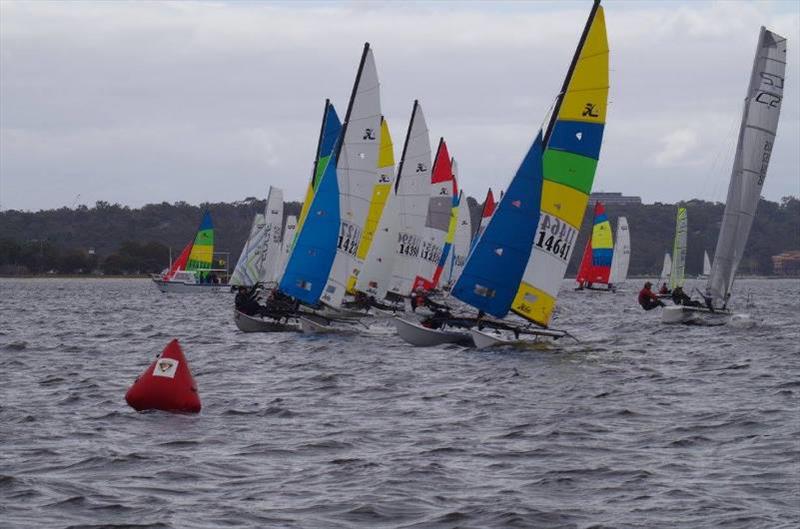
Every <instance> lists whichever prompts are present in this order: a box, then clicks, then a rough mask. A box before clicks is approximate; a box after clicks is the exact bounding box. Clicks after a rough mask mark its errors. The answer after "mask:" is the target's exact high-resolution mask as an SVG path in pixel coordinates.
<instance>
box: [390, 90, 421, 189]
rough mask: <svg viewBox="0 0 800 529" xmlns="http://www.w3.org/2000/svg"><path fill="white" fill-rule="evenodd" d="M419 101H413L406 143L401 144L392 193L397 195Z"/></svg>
mask: <svg viewBox="0 0 800 529" xmlns="http://www.w3.org/2000/svg"><path fill="white" fill-rule="evenodd" d="M418 106H419V101H418V100H417V99H415V100H414V106H413V107H411V119H410V120H409V121H408V130H407V131H406V141H405V143H404V144H403V155H402V157H401V158H400V166H399V167H398V168H397V179H396V180H395V181H394V192H395V194H397V189H398V187H399V186H400V177H401V176H402V175H403V165H404V164H405V161H406V151H408V140H409V139H410V138H411V129H412V128H413V127H414V117H415V116H416V115H417V107H418Z"/></svg>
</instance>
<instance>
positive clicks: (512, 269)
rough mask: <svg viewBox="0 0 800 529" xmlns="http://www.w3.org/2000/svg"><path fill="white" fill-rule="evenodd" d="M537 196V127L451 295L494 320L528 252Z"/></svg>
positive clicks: (539, 173) (516, 281)
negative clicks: (535, 133)
mask: <svg viewBox="0 0 800 529" xmlns="http://www.w3.org/2000/svg"><path fill="white" fill-rule="evenodd" d="M541 196H542V133H541V131H540V132H539V134H538V135H537V136H536V139H535V140H534V142H533V144H532V145H531V147H530V149H529V150H528V153H527V155H526V156H525V158H524V159H523V160H522V163H521V164H520V166H519V169H517V173H516V175H515V176H514V178H513V179H512V180H511V183H510V184H509V185H508V190H507V192H506V194H505V195H504V197H503V198H502V199H501V200H500V203H499V204H498V206H497V209H496V211H495V212H494V215H493V216H492V219H491V221H490V222H489V223H488V224H487V226H486V228H485V229H484V231H483V233H482V234H481V235H480V238H479V239H478V240H477V242H476V243H475V247H474V248H473V249H472V252H470V254H469V258H468V259H467V262H466V264H465V265H464V270H463V272H461V276H460V277H459V278H458V280H457V281H456V284H455V285H454V286H453V289H452V295H453V296H454V297H456V298H458V299H460V300H461V301H463V302H465V303H468V304H470V305H472V306H473V307H475V308H477V309H478V310H482V311H484V312H486V313H487V314H491V315H492V316H496V317H498V318H502V317H504V316H505V315H506V314H507V313H508V310H509V308H510V307H511V303H512V301H513V300H514V297H515V296H516V294H517V289H518V288H519V284H520V281H521V280H522V274H523V273H524V272H525V265H526V264H527V263H528V260H529V258H530V255H531V248H532V246H533V239H534V236H535V233H536V226H537V225H538V223H539V205H540V202H541Z"/></svg>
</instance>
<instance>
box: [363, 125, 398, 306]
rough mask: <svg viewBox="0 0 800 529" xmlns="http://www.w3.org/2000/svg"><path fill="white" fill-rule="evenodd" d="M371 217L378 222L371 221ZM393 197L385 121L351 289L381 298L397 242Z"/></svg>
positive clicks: (391, 155)
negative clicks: (376, 181) (359, 262)
mask: <svg viewBox="0 0 800 529" xmlns="http://www.w3.org/2000/svg"><path fill="white" fill-rule="evenodd" d="M375 217H378V218H379V220H378V221H375ZM397 222H398V218H397V196H396V194H395V172H394V145H393V144H392V137H391V135H390V134H389V126H388V124H387V123H386V120H383V122H382V123H381V146H380V150H379V152H378V183H376V184H375V187H374V188H373V194H372V203H371V205H370V213H369V215H368V216H367V223H366V229H365V230H364V235H363V237H362V238H361V243H360V244H359V247H358V251H357V252H356V257H358V258H359V259H361V260H362V261H363V264H362V265H361V269H360V271H359V274H358V279H357V280H356V283H355V286H354V289H355V290H357V291H359V292H365V293H367V294H369V295H371V296H375V297H376V299H382V298H383V297H384V296H385V295H386V290H387V288H388V287H389V278H390V277H391V273H392V263H393V260H394V247H395V244H396V241H397Z"/></svg>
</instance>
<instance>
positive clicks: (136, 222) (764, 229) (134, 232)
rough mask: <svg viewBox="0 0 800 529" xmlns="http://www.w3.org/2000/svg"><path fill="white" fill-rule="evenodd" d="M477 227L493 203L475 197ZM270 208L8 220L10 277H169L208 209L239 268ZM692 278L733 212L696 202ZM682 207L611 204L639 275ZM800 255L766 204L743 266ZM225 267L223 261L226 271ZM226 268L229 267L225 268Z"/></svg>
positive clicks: (1, 262) (153, 209) (19, 214)
mask: <svg viewBox="0 0 800 529" xmlns="http://www.w3.org/2000/svg"><path fill="white" fill-rule="evenodd" d="M467 204H468V205H469V207H470V213H471V215H472V220H473V227H477V222H478V221H479V219H480V213H481V210H482V208H483V204H481V203H479V202H477V201H476V200H475V199H474V198H472V197H468V199H467ZM265 205H266V204H265V200H259V199H256V198H254V197H248V198H246V199H244V200H241V201H238V202H234V203H213V204H211V203H206V204H200V205H199V206H192V205H190V204H187V203H186V202H176V203H175V204H169V203H166V202H162V203H160V204H148V205H146V206H144V207H142V208H130V207H128V206H121V205H119V204H109V203H108V202H102V201H101V202H97V203H96V204H95V205H94V207H91V208H90V207H86V206H79V207H77V208H75V209H72V208H66V207H65V208H60V209H52V210H44V211H37V212H26V211H17V210H7V211H2V212H0V274H6V275H8V274H45V273H61V274H93V273H104V274H149V273H154V272H159V271H161V270H162V269H164V268H165V267H166V266H167V265H168V264H169V260H170V255H171V256H172V257H173V258H175V257H177V255H178V254H179V253H180V251H181V249H182V248H183V247H184V246H185V245H186V244H187V243H188V242H190V241H191V240H192V239H193V238H194V235H195V232H196V230H197V226H198V224H199V222H200V219H201V217H202V213H203V211H204V210H209V211H210V212H211V215H212V218H213V221H214V228H215V245H216V251H217V252H222V253H223V254H227V255H224V256H223V257H222V259H223V260H226V261H227V264H228V267H229V268H232V267H233V265H234V264H235V263H236V260H237V259H238V256H239V252H240V251H241V249H242V247H243V245H244V241H245V239H246V238H247V235H248V233H249V230H250V225H251V223H252V220H253V216H254V215H255V214H256V213H258V212H263V210H264V207H265ZM679 205H681V206H684V207H686V208H687V213H688V219H689V237H688V252H687V257H686V272H687V274H689V275H694V274H699V273H700V272H701V270H702V263H703V251H708V253H709V256H711V258H712V259H713V254H714V249H715V244H716V239H717V234H718V233H719V226H720V222H721V220H722V211H723V209H724V205H723V204H720V203H713V202H705V201H702V200H691V201H688V202H685V203H680V204H679ZM300 207H301V204H300V203H298V202H288V203H286V204H285V206H284V217H286V216H288V215H299V213H300ZM677 207H678V205H676V204H661V203H658V202H657V203H655V204H636V205H625V206H615V205H607V206H606V212H607V214H608V216H609V218H610V219H611V222H612V225H614V227H615V228H616V218H617V217H618V216H623V215H624V216H626V217H627V218H628V223H629V225H630V233H631V247H632V253H631V267H630V273H631V274H632V275H655V274H658V272H659V271H660V269H661V263H662V261H663V258H664V253H665V252H667V251H671V249H672V240H673V236H674V232H675V214H676V211H677ZM591 221H592V211H591V209H587V211H586V216H585V217H584V223H583V226H582V228H581V232H580V235H579V236H578V240H577V243H576V246H575V250H574V252H573V257H572V259H571V261H570V264H569V267H568V269H567V274H568V275H573V274H575V272H576V270H577V267H578V264H579V261H580V257H581V254H582V252H583V247H584V245H585V244H586V239H587V237H588V234H589V229H590V226H591ZM798 249H800V200H798V199H797V198H795V197H786V198H784V199H782V200H781V202H780V203H776V202H770V201H768V200H764V199H762V200H761V203H760V204H759V207H758V213H757V215H756V218H755V221H754V223H753V229H752V232H751V234H750V238H749V241H748V245H747V248H746V250H745V255H744V259H743V260H742V265H741V267H740V270H741V272H743V273H746V274H760V275H770V274H772V261H771V259H770V258H771V257H772V256H773V255H777V254H779V253H782V252H785V251H789V250H798ZM220 264H222V263H220ZM223 266H224V265H223Z"/></svg>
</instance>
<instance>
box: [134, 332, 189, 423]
mask: <svg viewBox="0 0 800 529" xmlns="http://www.w3.org/2000/svg"><path fill="white" fill-rule="evenodd" d="M125 401H127V403H128V405H130V406H131V407H132V408H133V409H135V410H136V411H144V410H163V411H182V412H189V413H197V412H199V411H200V396H199V395H198V394H197V384H195V382H194V378H192V372H191V371H189V364H188V362H186V357H184V356H183V351H181V346H180V345H178V340H172V341H171V342H169V344H167V346H166V347H165V348H164V351H162V353H161V355H160V356H159V357H158V358H156V360H155V362H153V363H152V364H150V367H148V368H147V369H146V370H145V372H144V373H142V374H141V375H140V376H139V378H137V379H136V381H135V382H134V383H133V385H132V386H131V388H130V389H129V390H128V392H127V393H126V394H125Z"/></svg>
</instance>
